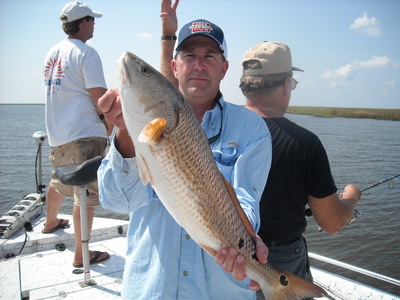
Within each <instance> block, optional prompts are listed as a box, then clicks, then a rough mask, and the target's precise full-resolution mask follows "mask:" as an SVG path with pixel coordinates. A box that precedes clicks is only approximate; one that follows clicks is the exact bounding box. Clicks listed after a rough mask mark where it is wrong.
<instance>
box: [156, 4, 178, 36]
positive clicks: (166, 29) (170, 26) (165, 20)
mask: <svg viewBox="0 0 400 300" xmlns="http://www.w3.org/2000/svg"><path fill="white" fill-rule="evenodd" d="M178 4H179V0H175V1H174V3H172V1H171V0H162V2H161V13H160V17H161V19H162V34H163V35H174V34H175V33H176V31H177V30H178V18H177V17H176V9H177V8H178Z"/></svg>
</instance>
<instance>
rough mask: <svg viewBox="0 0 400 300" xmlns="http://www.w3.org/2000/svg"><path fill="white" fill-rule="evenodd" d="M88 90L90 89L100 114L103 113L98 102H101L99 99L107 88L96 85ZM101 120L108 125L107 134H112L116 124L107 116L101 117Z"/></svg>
mask: <svg viewBox="0 0 400 300" xmlns="http://www.w3.org/2000/svg"><path fill="white" fill-rule="evenodd" d="M88 91H89V94H90V97H91V98H92V102H93V104H94V106H95V107H96V110H97V113H98V115H99V116H101V115H103V111H102V110H101V109H100V108H99V104H98V103H99V99H100V98H101V96H103V95H104V94H105V92H106V91H107V89H105V88H102V87H96V88H91V89H89V90H88ZM101 121H102V122H103V123H104V125H105V126H106V129H107V135H111V133H112V131H113V128H114V126H113V125H112V124H110V123H108V122H107V121H106V119H105V118H103V119H101Z"/></svg>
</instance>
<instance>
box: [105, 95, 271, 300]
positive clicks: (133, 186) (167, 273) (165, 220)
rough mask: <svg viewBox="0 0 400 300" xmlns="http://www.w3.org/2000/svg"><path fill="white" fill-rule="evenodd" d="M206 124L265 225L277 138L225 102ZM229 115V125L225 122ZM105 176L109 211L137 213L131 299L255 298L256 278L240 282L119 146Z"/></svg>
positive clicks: (252, 216) (226, 169)
mask: <svg viewBox="0 0 400 300" xmlns="http://www.w3.org/2000/svg"><path fill="white" fill-rule="evenodd" d="M220 103H221V105H222V107H223V109H222V111H221V109H220V108H219V106H218V105H216V106H215V107H214V109H212V110H210V111H207V112H206V113H205V115H204V117H203V122H202V124H201V126H202V128H203V130H204V131H205V133H206V135H207V137H208V138H211V137H213V136H216V135H217V134H218V132H219V130H220V126H221V121H222V133H221V135H220V137H219V138H218V139H217V140H216V141H215V142H214V143H212V144H211V148H212V151H213V154H214V158H215V160H216V162H217V165H218V167H219V169H220V171H221V172H222V174H223V175H224V176H225V178H226V179H227V180H228V181H229V182H230V183H231V184H232V186H233V187H234V189H235V191H236V194H237V196H238V199H239V201H240V203H241V205H242V207H243V209H244V211H245V212H246V214H247V216H248V218H249V220H250V222H251V224H252V225H253V227H254V228H255V230H256V231H257V230H258V228H259V226H260V217H259V200H260V198H261V195H262V192H263V189H264V186H265V183H266V180H267V176H268V172H269V168H270V165H271V157H272V150H271V149H272V147H271V137H270V134H269V130H268V128H267V126H266V124H265V122H264V121H263V120H262V119H261V118H260V117H259V116H258V115H257V114H255V113H253V112H251V111H249V110H247V109H245V108H243V107H240V106H237V105H233V104H230V103H227V102H224V101H223V99H222V98H221V99H220ZM221 117H222V120H221ZM112 144H113V145H112V146H111V148H110V151H109V153H108V154H107V156H106V158H105V159H104V160H103V162H102V165H101V166H100V168H99V171H98V181H99V195H100V202H101V204H102V206H103V207H104V208H106V209H110V210H113V211H117V212H129V214H130V224H129V229H128V232H127V242H128V247H127V253H126V262H125V269H124V275H123V283H122V298H123V299H135V300H138V299H143V300H153V299H162V300H166V299H167V300H168V299H182V300H188V299H194V300H201V299H207V300H208V299H210V300H211V299H241V300H242V299H253V300H254V299H255V292H253V291H251V290H250V289H249V288H248V284H249V279H248V278H246V279H245V280H243V281H241V282H238V281H235V280H234V279H233V278H232V276H231V274H230V273H226V272H224V270H223V268H222V267H221V266H219V265H218V264H217V263H216V262H215V258H214V257H211V256H210V255H209V254H208V253H206V252H205V251H204V250H202V249H201V248H200V247H199V246H198V245H197V244H196V243H195V242H194V241H193V240H192V239H191V238H190V236H189V235H188V233H187V232H186V231H185V230H184V229H183V228H182V227H180V226H179V225H178V224H177V223H176V222H175V220H174V219H173V218H172V217H171V215H170V214H169V213H168V212H167V210H166V209H165V207H164V206H163V204H162V203H161V201H160V200H159V199H158V197H157V195H156V194H155V192H154V191H153V189H152V187H151V186H150V184H148V185H143V184H142V182H141V180H140V177H139V171H138V168H137V163H136V159H135V158H130V159H124V158H122V156H121V155H120V154H119V153H118V151H117V150H116V148H115V146H114V143H112Z"/></svg>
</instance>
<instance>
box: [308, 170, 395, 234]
mask: <svg viewBox="0 0 400 300" xmlns="http://www.w3.org/2000/svg"><path fill="white" fill-rule="evenodd" d="M399 176H400V174H397V175H394V176H391V177H389V178H386V179H384V180H381V181H379V182H376V183H373V184H371V185H368V186H366V187H364V188H362V189H360V192H364V191H367V190H369V189H372V188H374V187H376V186H378V185H381V184H383V183H385V182H388V181H389V185H388V186H389V188H390V189H392V188H393V187H394V184H393V182H392V180H393V179H394V178H396V177H399ZM305 214H306V216H307V217H311V216H312V211H311V209H310V208H307V209H306V211H305ZM361 216H362V213H361V211H359V210H357V209H355V210H354V212H353V218H352V219H351V220H350V222H349V223H347V225H350V224H351V223H353V222H354V220H355V219H357V218H358V217H361ZM318 231H320V232H321V231H322V229H321V227H319V226H318Z"/></svg>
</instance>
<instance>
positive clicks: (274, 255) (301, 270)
mask: <svg viewBox="0 0 400 300" xmlns="http://www.w3.org/2000/svg"><path fill="white" fill-rule="evenodd" d="M268 250H269V253H268V263H271V265H272V266H274V267H276V268H277V269H280V270H284V271H286V272H289V273H292V274H294V275H296V276H298V277H301V278H303V279H305V280H308V281H311V282H313V277H312V274H311V270H310V261H309V258H308V252H307V244H306V240H305V239H304V237H302V236H301V237H300V238H298V239H296V240H295V241H293V242H289V243H287V244H282V245H277V246H276V245H269V246H268ZM264 299H265V298H264V296H263V294H262V292H261V290H260V291H257V300H264ZM307 299H312V298H307Z"/></svg>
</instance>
